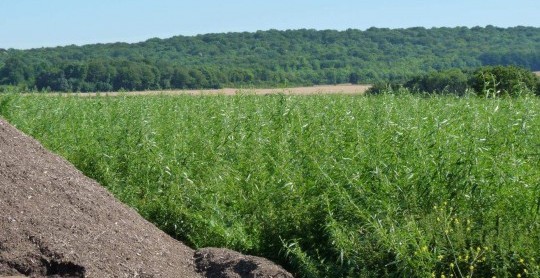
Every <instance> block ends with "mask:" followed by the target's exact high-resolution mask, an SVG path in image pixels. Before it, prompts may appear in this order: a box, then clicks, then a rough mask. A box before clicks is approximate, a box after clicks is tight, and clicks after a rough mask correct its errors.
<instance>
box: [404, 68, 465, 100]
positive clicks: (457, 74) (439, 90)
mask: <svg viewBox="0 0 540 278" xmlns="http://www.w3.org/2000/svg"><path fill="white" fill-rule="evenodd" d="M468 82H469V76H468V75H467V74H466V73H464V72H463V71H462V70H459V69H450V70H445V71H439V72H432V73H429V74H426V75H422V76H418V77H414V78H412V79H411V80H409V81H407V82H406V83H405V84H404V87H405V88H408V89H410V90H411V91H413V92H428V93H436V94H445V93H450V94H456V95H461V94H463V93H464V92H465V91H466V90H467V89H468V87H469V85H468Z"/></svg>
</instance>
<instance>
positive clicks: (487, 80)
mask: <svg viewBox="0 0 540 278" xmlns="http://www.w3.org/2000/svg"><path fill="white" fill-rule="evenodd" d="M471 83H472V84H471V85H472V87H473V88H474V90H475V91H476V92H477V93H478V94H481V95H485V96H501V95H506V96H515V95H516V94H518V93H522V92H535V91H536V89H537V85H538V78H537V77H536V76H535V75H534V73H532V72H531V71H529V70H526V69H523V68H519V67H516V66H506V67H505V66H495V67H483V68H480V69H478V70H476V71H475V73H474V77H473V80H472V82H471Z"/></svg>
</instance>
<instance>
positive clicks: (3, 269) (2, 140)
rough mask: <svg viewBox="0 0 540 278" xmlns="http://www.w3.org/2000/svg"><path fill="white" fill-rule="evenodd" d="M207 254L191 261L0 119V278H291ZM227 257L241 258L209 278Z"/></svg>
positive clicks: (262, 265) (267, 265)
mask: <svg viewBox="0 0 540 278" xmlns="http://www.w3.org/2000/svg"><path fill="white" fill-rule="evenodd" d="M215 251H216V252H217V253H216V255H212V254H213V251H212V249H210V250H206V251H204V249H203V251H200V252H204V253H197V254H205V255H204V256H203V257H204V258H206V259H205V260H200V259H197V260H195V258H194V255H195V253H194V250H192V249H190V248H189V247H187V246H185V245H184V244H182V243H181V242H178V241H176V240H174V239H173V238H171V237H169V236H168V235H166V234H165V233H163V232H162V231H160V230H159V229H157V228H156V227H155V226H153V225H152V224H151V223H149V222H147V221H146V220H144V219H143V218H142V217H141V216H139V215H138V214H137V212H136V211H135V210H133V209H131V208H129V207H127V206H126V205H124V204H122V203H120V202H119V201H117V200H116V199H115V198H114V197H113V196H112V195H111V194H110V193H109V192H108V191H107V190H106V189H105V188H103V187H102V186H100V185H99V184H98V183H97V182H95V181H94V180H92V179H90V178H88V177H86V176H84V175H83V174H82V173H81V172H80V171H78V170H77V169H75V167H74V166H73V165H71V164H70V163H69V162H67V161H65V160H64V159H62V158H60V157H58V156H56V155H54V154H52V153H50V152H48V151H47V150H45V149H44V148H43V147H42V146H41V145H40V144H39V143H38V142H36V141H35V140H33V139H32V138H30V137H28V136H26V135H24V134H22V133H21V132H19V131H18V130H17V129H15V128H14V127H12V126H11V125H9V124H8V123H7V122H5V121H3V120H2V119H0V277H1V276H10V275H14V276H30V277H205V276H208V275H212V276H208V277H292V276H291V275H290V274H289V273H287V272H286V271H285V270H283V269H282V268H280V267H278V266H275V265H274V264H272V263H271V262H269V261H267V260H264V259H260V258H255V257H250V256H242V255H241V254H238V253H235V252H233V251H230V250H221V249H216V250H215ZM228 252H230V254H235V255H236V256H240V257H242V259H241V260H238V263H234V262H233V263H230V264H229V266H224V267H225V268H226V269H225V270H220V273H221V274H216V273H217V272H216V271H214V272H212V273H210V274H209V272H208V269H209V268H207V267H206V266H207V265H210V266H212V267H213V265H222V264H221V262H222V258H223V256H224V255H223V254H227V253H228ZM197 256H198V257H197V258H199V257H200V255H197ZM229 257H232V255H230V256H228V257H227V258H229ZM208 258H210V259H209V260H208ZM214 260H216V262H213V261H214ZM240 261H241V262H240ZM196 262H198V263H199V264H203V265H196ZM235 262H236V261H235ZM244 265H245V266H248V267H247V268H246V267H242V266H244ZM212 267H211V268H210V269H212V271H213V269H214V268H212ZM228 267H229V268H230V269H229V268H228ZM279 275H281V276H279Z"/></svg>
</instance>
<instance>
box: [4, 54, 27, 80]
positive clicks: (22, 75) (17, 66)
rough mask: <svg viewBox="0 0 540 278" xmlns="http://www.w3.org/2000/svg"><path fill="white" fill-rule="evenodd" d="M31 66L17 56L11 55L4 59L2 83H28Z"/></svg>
mask: <svg viewBox="0 0 540 278" xmlns="http://www.w3.org/2000/svg"><path fill="white" fill-rule="evenodd" d="M28 74H29V68H28V66H27V64H26V63H25V61H24V60H23V59H22V58H20V57H17V56H14V57H10V58H8V59H7V60H5V61H4V66H3V67H2V68H1V69H0V84H4V85H19V84H24V83H26V80H27V77H28Z"/></svg>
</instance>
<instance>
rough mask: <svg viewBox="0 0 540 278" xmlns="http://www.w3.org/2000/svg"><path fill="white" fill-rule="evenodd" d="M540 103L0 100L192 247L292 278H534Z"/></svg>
mask: <svg viewBox="0 0 540 278" xmlns="http://www.w3.org/2000/svg"><path fill="white" fill-rule="evenodd" d="M539 113H540V100H539V99H538V98H534V97H521V98H506V99H481V98H476V97H470V98H469V97H463V98H456V97H451V96H439V97H416V96H411V95H407V94H405V95H380V96H339V95H331V96H324V95H316V96H285V95H271V96H254V95H238V96H141V97H130V96H120V97H95V98H79V97H53V96H38V95H32V96H15V95H0V114H1V115H2V116H3V117H5V118H6V119H8V120H9V121H10V122H11V123H13V124H15V125H16V126H17V127H18V128H20V129H21V130H23V131H24V132H26V133H28V134H30V135H32V136H34V137H35V138H37V139H38V140H40V141H41V142H42V143H43V144H44V145H45V146H46V147H47V148H49V149H50V150H52V151H54V152H57V153H59V154H61V155H62V156H64V157H66V158H67V159H68V160H70V161H71V162H72V163H74V164H75V165H76V166H77V167H78V168H79V169H81V170H82V171H83V172H84V173H85V174H87V175H88V176H90V177H93V178H95V179H97V180H98V181H99V182H100V183H102V184H103V185H104V186H105V187H107V188H108V189H109V190H110V191H111V192H112V193H113V194H114V195H115V196H117V197H118V198H119V199H121V200H122V201H123V202H125V203H127V204H129V205H130V206H133V207H135V208H136V209H137V210H138V211H139V212H140V213H141V214H142V215H143V216H144V217H145V218H147V219H149V220H150V221H152V222H153V223H155V224H156V225H157V226H159V227H160V228H161V229H163V230H164V231H166V232H167V233H169V234H171V235H172V236H174V237H176V238H178V239H180V240H183V241H185V242H186V243H188V244H189V245H191V246H193V247H204V246H225V247H229V248H233V249H235V250H239V251H242V252H245V253H249V254H255V255H259V256H265V257H267V258H270V259H272V260H274V261H276V262H278V263H281V264H283V265H285V266H286V267H287V268H288V269H289V270H291V271H292V272H294V273H295V274H296V275H297V276H299V277H381V276H383V277H384V276H387V277H430V276H436V277H451V276H453V277H473V276H474V277H491V276H497V277H516V276H522V277H525V276H527V277H539V276H540V269H539V265H540V262H538V260H539V258H540V251H539V250H540V221H539V219H538V216H539V213H540V152H539V150H540V114H539Z"/></svg>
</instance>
